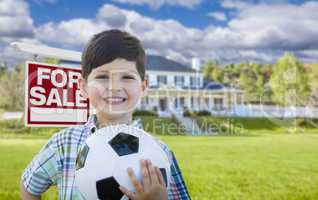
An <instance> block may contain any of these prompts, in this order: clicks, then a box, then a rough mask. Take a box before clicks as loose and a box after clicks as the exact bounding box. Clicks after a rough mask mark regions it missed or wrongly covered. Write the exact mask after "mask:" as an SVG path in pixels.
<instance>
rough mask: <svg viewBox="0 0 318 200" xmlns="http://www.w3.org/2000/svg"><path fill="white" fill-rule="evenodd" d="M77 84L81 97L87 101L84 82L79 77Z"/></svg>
mask: <svg viewBox="0 0 318 200" xmlns="http://www.w3.org/2000/svg"><path fill="white" fill-rule="evenodd" d="M77 83H78V86H79V88H80V91H81V95H82V96H83V97H84V98H85V99H88V94H87V83H86V80H85V79H84V78H83V77H82V76H81V77H80V78H79V79H78V80H77Z"/></svg>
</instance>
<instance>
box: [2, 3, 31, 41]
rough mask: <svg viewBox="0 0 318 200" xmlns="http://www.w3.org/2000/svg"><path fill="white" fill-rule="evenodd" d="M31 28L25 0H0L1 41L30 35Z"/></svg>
mask: <svg viewBox="0 0 318 200" xmlns="http://www.w3.org/2000/svg"><path fill="white" fill-rule="evenodd" d="M33 30H34V26H33V20H32V18H31V17H30V14H29V7H28V4H27V3H26V2H25V1H23V0H1V1H0V37H1V40H2V41H8V40H12V39H15V38H23V37H32V36H33Z"/></svg>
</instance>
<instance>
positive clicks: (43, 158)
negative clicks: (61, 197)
mask: <svg viewBox="0 0 318 200" xmlns="http://www.w3.org/2000/svg"><path fill="white" fill-rule="evenodd" d="M56 161H57V159H56V153H55V152H54V151H53V149H52V147H51V145H50V142H49V143H47V144H46V145H45V146H44V147H43V148H42V149H41V150H40V152H39V153H38V154H37V155H36V156H35V157H34V158H33V159H32V161H31V162H30V163H29V165H28V166H27V167H26V169H25V170H24V172H23V174H22V177H21V179H22V183H23V185H24V187H25V189H26V191H28V192H29V193H31V194H33V195H36V196H39V195H41V194H42V193H43V192H45V191H46V190H47V189H48V188H49V187H50V186H51V185H52V184H56V179H57V172H58V170H57V164H56Z"/></svg>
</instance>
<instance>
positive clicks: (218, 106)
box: [213, 98, 223, 110]
mask: <svg viewBox="0 0 318 200" xmlns="http://www.w3.org/2000/svg"><path fill="white" fill-rule="evenodd" d="M213 101H214V109H215V110H222V109H223V98H214V99H213Z"/></svg>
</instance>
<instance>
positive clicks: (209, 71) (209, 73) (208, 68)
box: [202, 61, 218, 81]
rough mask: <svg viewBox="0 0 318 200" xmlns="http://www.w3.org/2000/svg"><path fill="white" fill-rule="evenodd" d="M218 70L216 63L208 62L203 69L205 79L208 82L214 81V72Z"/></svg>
mask: <svg viewBox="0 0 318 200" xmlns="http://www.w3.org/2000/svg"><path fill="white" fill-rule="evenodd" d="M216 68H218V63H217V62H216V61H208V62H207V63H206V64H205V65H204V66H203V68H202V73H203V77H204V78H205V79H207V80H210V81H212V80H213V71H214V70H215V69H216Z"/></svg>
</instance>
